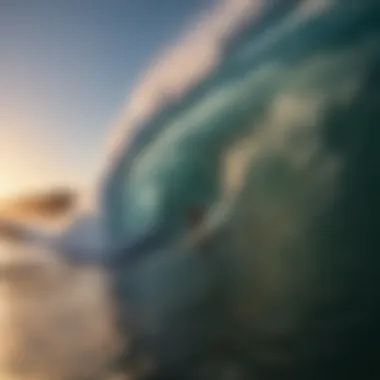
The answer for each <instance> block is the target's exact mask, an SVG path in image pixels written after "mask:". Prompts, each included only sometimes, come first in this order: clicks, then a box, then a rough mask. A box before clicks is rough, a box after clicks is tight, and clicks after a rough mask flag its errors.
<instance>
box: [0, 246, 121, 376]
mask: <svg viewBox="0 0 380 380" xmlns="http://www.w3.org/2000/svg"><path fill="white" fill-rule="evenodd" d="M112 321H113V317H112V304H111V299H110V297H109V296H108V293H107V276H106V274H105V273H102V272H101V271H100V270H99V269H94V268H88V267H86V268H84V267H74V266H70V265H69V264H65V263H63V262H62V261H61V260H60V258H59V256H58V255H57V254H55V253H54V252H46V251H42V250H41V249H40V248H36V247H31V246H25V245H22V244H17V243H9V242H4V241H0V341H1V344H0V379H1V380H14V379H20V380H30V379H36V380H37V379H38V380H44V379H46V380H47V379H49V380H54V379H57V380H64V379H65V380H66V379H107V380H111V379H114V378H116V377H114V375H115V374H113V373H111V372H110V371H109V370H108V368H109V367H110V365H109V363H110V362H111V360H112V358H113V356H114V355H115V353H116V350H117V349H118V345H117V339H116V334H115V331H114V324H113V322H112Z"/></svg>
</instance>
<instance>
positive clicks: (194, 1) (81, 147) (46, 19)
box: [0, 0, 212, 196]
mask: <svg viewBox="0 0 380 380" xmlns="http://www.w3.org/2000/svg"><path fill="white" fill-rule="evenodd" d="M211 4H212V0H180V1H179V0H159V1H158V0H107V1H106V0H0V196H6V195H10V194H14V193H23V192H27V191H38V190H43V189H47V188H49V187H54V186H65V185H69V186H75V187H79V188H80V187H85V186H87V185H88V184H89V182H91V181H92V180H93V178H94V176H95V173H96V170H97V167H98V166H99V160H100V159H101V154H100V152H101V151H102V150H103V148H104V144H105V140H106V138H107V136H108V135H109V134H110V133H111V130H112V128H113V125H114V122H115V120H116V119H117V118H118V117H119V113H120V112H121V110H122V108H123V107H124V106H125V104H126V103H128V99H129V97H130V95H131V93H132V91H133V89H134V87H135V86H136V84H137V83H138V82H139V81H140V80H141V75H142V73H143V72H144V71H145V70H146V69H147V68H148V67H149V66H150V63H151V62H152V59H153V58H154V57H156V56H157V55H159V54H160V52H161V51H162V50H163V49H164V48H165V47H166V46H169V45H171V44H173V43H174V42H175V41H176V39H177V37H178V35H180V34H181V33H182V32H183V30H184V29H186V28H188V27H189V25H191V23H192V22H193V20H194V19H196V18H198V16H199V15H200V14H202V13H203V12H204V11H206V9H207V8H209V7H211Z"/></svg>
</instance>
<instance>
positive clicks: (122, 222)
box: [104, 1, 380, 379]
mask: <svg viewBox="0 0 380 380" xmlns="http://www.w3.org/2000/svg"><path fill="white" fill-rule="evenodd" d="M285 3H286V6H285V5H284V4H285ZM276 6H277V7H279V8H275V7H276ZM276 6H275V7H274V8H268V9H262V10H261V12H260V11H259V10H257V9H256V12H258V13H255V12H253V13H252V14H250V15H249V14H248V13H247V17H246V18H244V22H239V23H238V24H239V27H237V28H236V29H235V30H234V32H233V33H231V34H230V35H229V38H228V39H226V40H225V42H224V43H223V44H220V46H219V47H220V49H219V50H218V51H219V54H218V56H219V60H217V63H215V64H213V65H212V67H211V68H209V69H208V71H207V70H206V74H204V75H203V77H202V78H201V79H197V80H196V81H195V83H194V84H193V85H192V86H190V87H189V88H187V90H186V91H184V93H183V94H181V96H178V97H175V98H174V99H173V100H172V102H171V103H169V104H168V105H167V106H166V107H163V108H160V109H159V110H158V111H157V112H153V113H152V114H150V116H149V118H148V119H147V121H146V124H144V123H143V124H140V128H141V129H140V130H139V132H138V133H137V134H136V135H135V137H134V138H132V139H131V140H130V145H129V147H130V148H129V149H128V150H127V149H126V150H125V155H123V154H121V155H120V158H119V161H118V164H117V165H116V166H115V168H114V170H111V171H110V172H109V177H108V181H107V186H106V187H105V193H104V201H105V203H104V204H105V214H106V220H107V221H108V222H109V226H110V229H109V231H110V236H112V239H111V240H112V242H113V244H115V246H116V247H118V246H124V247H126V248H125V249H124V250H123V252H122V255H121V256H122V257H121V258H120V259H121V262H119V263H121V264H120V266H119V271H118V272H115V273H114V286H115V288H114V289H115V292H116V293H115V294H116V295H117V297H119V301H120V305H121V304H122V303H123V302H124V301H126V300H127V302H129V303H131V304H132V309H133V311H134V316H135V320H134V322H133V321H132V322H131V323H132V326H134V327H133V329H134V334H135V338H136V347H137V348H136V350H137V352H138V353H139V354H141V355H142V356H143V357H148V358H149V360H150V361H151V362H153V363H155V365H156V369H157V371H158V372H157V373H158V374H160V371H162V373H163V375H162V376H163V378H170V376H171V375H173V373H174V374H175V375H176V376H177V377H178V378H185V376H184V373H186V374H187V376H190V375H189V373H192V372H191V370H190V368H192V369H194V368H195V367H196V368H198V369H199V368H203V367H208V366H211V364H210V363H214V364H215V363H217V364H218V365H216V367H218V366H219V367H222V368H223V369H222V372H226V371H227V367H226V366H227V365H228V366H230V364H231V363H232V364H231V366H232V367H233V368H234V369H235V370H239V371H240V373H241V375H239V376H241V378H249V379H252V378H256V376H257V377H258V378H264V379H280V378H281V379H298V378H299V379H306V378H320V379H330V378H331V379H332V378H334V379H336V378H342V379H343V378H371V377H370V376H369V375H368V376H367V373H368V374H369V373H371V376H373V373H374V371H378V369H377V364H376V363H377V356H378V354H379V352H378V349H377V348H376V341H377V338H378V337H379V329H378V327H379V326H378V322H377V321H378V317H379V314H378V311H377V305H378V302H379V295H380V291H379V290H380V287H379V285H380V284H379V278H380V277H379V274H380V273H379V272H380V265H379V264H380V263H379V259H378V255H377V252H378V248H379V247H378V242H377V228H376V226H377V221H376V219H375V218H376V215H377V213H378V211H379V202H378V194H379V178H380V177H379V169H378V167H379V166H378V163H379V156H378V154H379V153H378V142H379V133H380V132H379V129H378V123H379V120H380V117H379V116H380V115H379V111H378V105H377V101H376V99H378V97H379V92H380V82H379V79H380V71H379V67H380V66H379V65H378V63H379V50H378V47H377V46H378V43H379V37H380V36H379V32H380V30H379V20H380V9H379V7H378V5H377V4H376V2H373V1H362V2H360V3H359V2H343V1H330V2H321V1H299V2H281V3H280V2H279V3H277V5H276ZM276 10H277V12H276ZM226 41H227V42H226ZM183 75H184V76H185V73H184V74H183ZM174 93H175V92H174ZM194 208H198V209H200V210H201V215H202V217H201V219H200V221H198V223H197V224H196V226H195V230H194V226H192V225H191V223H190V224H189V215H191V213H192V210H193V209H194ZM189 233H191V234H193V233H195V235H194V236H195V238H194V240H192V241H191V243H190V246H186V248H183V246H182V245H181V244H182V243H181V242H182V240H181V239H182V238H183V239H185V240H186V238H188V237H189ZM194 236H193V235H191V236H190V238H191V237H194ZM190 240H191V239H190ZM132 259H133V260H132ZM124 263H128V265H127V266H126V267H123V266H122V264H124ZM124 268H126V269H124ZM131 268H132V271H131ZM123 323H125V321H123V320H122V321H121V324H123ZM222 344H223V345H222ZM216 346H219V347H224V350H223V351H222V352H221V351H218V350H216V349H215V347H216ZM236 353H239V354H238V355H237V354H236ZM226 358H227V359H226ZM213 368H215V367H213ZM203 369H204V370H206V369H205V368H203ZM216 372H217V371H216ZM243 373H245V375H244V374H243ZM376 373H377V372H376ZM193 375H194V378H199V377H197V376H201V375H200V374H197V375H195V374H193ZM214 375H215V373H214ZM219 375H220V373H219ZM157 376H158V375H157ZM207 376H208V375H206V377H205V378H212V377H207ZM244 376H246V377H244ZM366 376H367V377H366ZM186 378H187V377H186ZM215 378H221V377H218V376H217V377H215Z"/></svg>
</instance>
